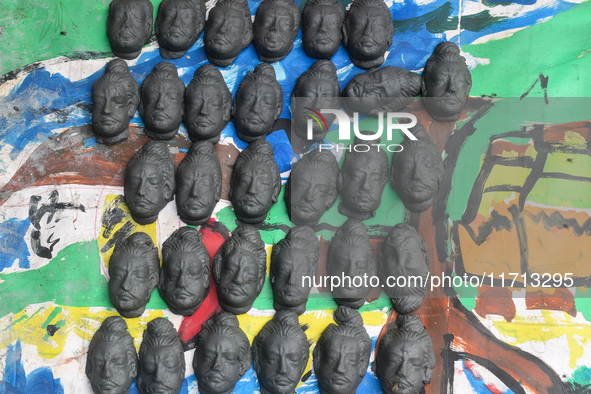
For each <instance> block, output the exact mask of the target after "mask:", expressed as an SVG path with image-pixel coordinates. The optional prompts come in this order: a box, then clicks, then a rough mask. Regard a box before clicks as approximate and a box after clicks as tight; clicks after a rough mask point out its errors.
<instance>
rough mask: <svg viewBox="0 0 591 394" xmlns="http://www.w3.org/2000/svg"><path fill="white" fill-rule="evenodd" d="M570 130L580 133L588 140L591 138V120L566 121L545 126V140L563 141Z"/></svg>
mask: <svg viewBox="0 0 591 394" xmlns="http://www.w3.org/2000/svg"><path fill="white" fill-rule="evenodd" d="M568 131H572V132H575V133H577V134H579V135H580V136H581V137H583V139H584V140H585V141H587V142H589V141H590V140H591V121H588V120H583V121H580V122H572V123H564V124H558V125H552V126H546V127H545V128H544V141H551V142H562V141H564V136H565V135H566V133H567V132H568Z"/></svg>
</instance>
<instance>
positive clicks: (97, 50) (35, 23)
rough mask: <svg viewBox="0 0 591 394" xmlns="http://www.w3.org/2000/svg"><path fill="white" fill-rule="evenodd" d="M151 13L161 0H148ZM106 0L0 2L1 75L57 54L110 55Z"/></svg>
mask: <svg viewBox="0 0 591 394" xmlns="http://www.w3.org/2000/svg"><path fill="white" fill-rule="evenodd" d="M151 2H152V3H153V4H154V15H155V14H156V10H157V8H158V5H159V4H160V2H161V0H151ZM109 3H110V1H109V0H47V1H33V0H4V1H2V2H1V3H0V53H1V54H2V62H1V63H0V75H4V74H6V73H7V72H9V71H12V70H15V69H18V68H21V67H23V66H24V65H26V64H30V63H33V62H37V61H41V60H47V59H51V58H54V57H57V56H68V57H73V58H81V59H86V58H91V57H97V56H111V55H112V54H111V47H110V45H109V40H108V38H107V15H108V9H109Z"/></svg>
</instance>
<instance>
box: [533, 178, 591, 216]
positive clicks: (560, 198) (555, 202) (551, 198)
mask: <svg viewBox="0 0 591 394" xmlns="http://www.w3.org/2000/svg"><path fill="white" fill-rule="evenodd" d="M554 190H560V193H553V192H552V191H554ZM589 196H591V183H590V182H583V181H571V180H566V179H555V178H545V179H542V178H540V179H538V181H537V182H536V184H535V186H534V188H533V189H532V191H531V192H530V193H529V195H528V197H527V199H528V200H530V201H533V202H536V203H539V204H543V205H550V206H554V207H573V208H581V209H587V208H590V207H591V201H590V200H589Z"/></svg>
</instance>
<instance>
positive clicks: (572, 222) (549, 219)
mask: <svg viewBox="0 0 591 394" xmlns="http://www.w3.org/2000/svg"><path fill="white" fill-rule="evenodd" d="M523 215H524V216H527V217H529V218H530V219H531V220H532V221H533V222H534V223H540V222H542V223H543V224H544V228H545V229H546V230H548V231H551V230H552V229H554V228H555V227H556V228H559V229H560V228H572V229H573V232H574V233H575V235H576V236H578V237H579V236H581V235H583V234H586V235H591V219H587V220H586V221H585V223H583V225H582V226H581V225H580V224H579V222H578V221H577V220H576V219H574V218H572V219H566V218H565V217H564V216H562V213H561V212H560V211H554V212H552V214H551V215H550V216H548V214H547V213H546V212H545V211H541V212H540V213H539V214H537V215H534V214H533V213H531V212H527V211H526V212H523Z"/></svg>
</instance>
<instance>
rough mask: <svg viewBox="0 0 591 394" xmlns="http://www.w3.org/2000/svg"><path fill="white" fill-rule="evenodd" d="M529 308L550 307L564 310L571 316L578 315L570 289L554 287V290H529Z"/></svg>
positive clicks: (526, 294)
mask: <svg viewBox="0 0 591 394" xmlns="http://www.w3.org/2000/svg"><path fill="white" fill-rule="evenodd" d="M525 305H526V306H527V309H548V310H552V311H564V312H566V313H568V314H569V315H571V316H573V317H574V316H576V315H577V308H576V307H575V298H574V296H573V294H572V293H571V292H570V291H569V290H568V289H553V291H552V290H551V291H544V290H538V291H527V292H526V293H525Z"/></svg>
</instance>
